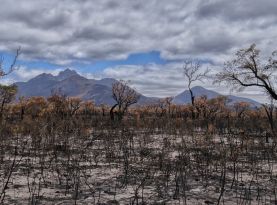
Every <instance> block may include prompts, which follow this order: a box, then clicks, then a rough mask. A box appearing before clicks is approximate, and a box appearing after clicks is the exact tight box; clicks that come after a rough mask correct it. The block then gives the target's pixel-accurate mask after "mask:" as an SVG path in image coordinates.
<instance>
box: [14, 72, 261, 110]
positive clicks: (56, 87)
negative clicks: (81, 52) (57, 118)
mask: <svg viewBox="0 0 277 205" xmlns="http://www.w3.org/2000/svg"><path fill="white" fill-rule="evenodd" d="M115 82H117V80H115V79H113V78H103V79H101V80H95V79H87V78H85V77H83V76H81V75H79V74H78V73H77V72H76V71H74V70H70V69H66V70H64V71H61V72H60V73H59V74H58V75H56V76H54V75H52V74H46V73H43V74H40V75H38V76H36V77H34V78H32V79H30V80H29V81H27V82H17V83H15V84H16V85H17V87H18V93H17V98H19V97H21V96H24V97H33V96H42V97H49V96H51V94H52V92H53V91H59V92H61V93H63V94H65V95H66V96H69V97H79V98H81V99H83V100H93V101H94V102H95V104H97V105H99V104H107V105H113V104H114V103H115V101H114V99H113V98H112V85H113V84H114V83H115ZM192 91H193V93H194V95H195V97H199V96H203V95H205V96H207V98H208V99H211V98H215V97H217V96H220V95H221V94H219V93H217V92H215V91H212V90H208V89H205V88H203V87H201V86H196V87H193V88H192ZM227 98H228V103H229V104H234V103H236V102H248V103H250V104H251V106H252V107H259V106H261V104H260V103H258V102H256V101H254V100H252V99H249V98H242V97H237V96H233V95H228V96H227ZM158 100H159V98H156V97H146V96H144V95H142V94H140V99H139V101H138V104H140V105H143V104H151V103H155V102H158ZM172 102H173V103H175V104H185V103H190V93H189V91H188V90H185V91H184V92H182V93H180V94H179V95H176V96H175V97H174V98H173V101H172Z"/></svg>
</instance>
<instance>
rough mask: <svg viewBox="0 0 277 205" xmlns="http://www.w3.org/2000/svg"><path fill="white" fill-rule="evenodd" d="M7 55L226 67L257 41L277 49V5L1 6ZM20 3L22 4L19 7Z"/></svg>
mask: <svg viewBox="0 0 277 205" xmlns="http://www.w3.org/2000/svg"><path fill="white" fill-rule="evenodd" d="M0 3H1V7H0V18H1V24H0V34H1V35H0V45H1V46H0V49H1V50H5V51H7V50H9V51H11V50H14V49H15V48H16V47H18V46H19V45H21V46H22V49H23V55H22V58H25V59H45V60H47V61H50V62H52V63H58V64H62V65H64V64H68V63H70V62H72V61H76V60H81V61H94V60H107V59H123V58H126V57H127V56H128V55H129V54H131V53H137V52H149V51H152V50H158V51H160V52H161V54H162V57H164V58H166V59H176V58H178V59H183V58H185V57H186V56H193V57H198V58H209V59H211V60H213V61H216V62H222V61H223V59H224V58H227V57H228V56H229V55H230V54H231V53H232V52H234V51H235V50H237V49H239V48H241V47H245V46H249V45H250V44H252V43H254V42H256V43H257V44H258V45H259V46H260V47H261V48H262V49H264V50H269V51H270V52H271V51H272V50H273V49H276V44H274V42H275V40H274V39H275V38H276V36H277V26H276V17H277V14H276V9H277V8H276V7H277V6H276V5H277V4H276V2H275V0H265V1H259V0H254V1H253V0H234V1H224V0H207V1H205V3H203V1H201V0H195V1H189V0H185V1H184V0H171V1H168V0H159V1H158V0H149V1H147V2H145V1H129V0H121V1H113V0H94V1H88V0H81V1H74V0H61V1H56V0H47V1H46V0H40V1H37V0H22V1H17V0H1V1H0ZM15 5H16V6H15Z"/></svg>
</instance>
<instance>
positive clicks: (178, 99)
mask: <svg viewBox="0 0 277 205" xmlns="http://www.w3.org/2000/svg"><path fill="white" fill-rule="evenodd" d="M192 91H193V94H194V96H195V97H196V98H197V97H201V96H207V98H208V99H212V98H216V97H218V96H224V95H222V94H220V93H217V92H215V91H212V90H208V89H205V88H203V87H201V86H195V87H193V88H192ZM226 97H227V102H228V105H233V104H234V103H237V102H248V103H250V106H251V107H260V106H261V104H260V103H259V102H257V101H254V100H252V99H249V98H243V97H237V96H234V95H226ZM173 103H175V104H177V105H180V104H186V103H191V99H190V92H189V91H188V90H185V91H184V92H182V93H180V94H179V95H176V96H175V97H174V98H173Z"/></svg>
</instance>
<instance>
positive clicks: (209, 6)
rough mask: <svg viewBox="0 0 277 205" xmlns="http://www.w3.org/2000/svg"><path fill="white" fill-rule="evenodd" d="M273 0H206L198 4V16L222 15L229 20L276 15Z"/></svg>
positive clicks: (276, 6)
mask: <svg viewBox="0 0 277 205" xmlns="http://www.w3.org/2000/svg"><path fill="white" fill-rule="evenodd" d="M276 10H277V4H276V1H275V0H263V1H260V0H243V1H242V0H233V1H220V0H208V1H206V2H205V3H203V4H202V5H199V9H198V11H197V14H198V15H199V16H200V17H205V18H206V17H220V16H221V17H223V18H224V19H226V20H229V21H234V20H236V21H241V20H251V19H256V18H265V17H272V16H274V17H276V16H277V13H276Z"/></svg>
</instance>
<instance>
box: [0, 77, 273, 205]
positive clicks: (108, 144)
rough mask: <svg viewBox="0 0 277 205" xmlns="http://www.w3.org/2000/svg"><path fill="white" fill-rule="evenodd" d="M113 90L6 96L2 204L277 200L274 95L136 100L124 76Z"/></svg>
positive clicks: (0, 153)
mask: <svg viewBox="0 0 277 205" xmlns="http://www.w3.org/2000/svg"><path fill="white" fill-rule="evenodd" d="M113 94H114V98H115V100H116V102H117V104H116V105H115V106H113V107H112V108H109V107H108V106H105V105H101V106H96V105H95V104H94V103H93V102H90V101H86V102H85V101H82V100H81V99H78V98H70V97H67V96H65V95H61V94H59V93H53V95H52V96H50V97H49V98H47V99H45V98H42V97H32V98H29V99H24V98H22V99H20V100H19V101H17V102H13V103H11V102H10V99H11V98H12V96H13V95H14V92H11V94H10V95H8V96H9V98H6V97H5V99H9V100H6V101H5V106H3V107H2V110H1V114H2V117H1V119H0V120H1V127H0V204H57V203H59V204H61V203H63V204H276V203H277V185H276V184H277V156H276V153H277V152H276V151H277V150H276V149H277V148H276V147H277V146H276V142H277V141H276V135H275V133H276V132H275V130H276V128H277V127H276V126H277V125H276V123H275V122H276V117H277V115H276V114H277V112H276V107H275V106H274V103H272V104H271V105H264V107H260V108H252V107H250V106H249V104H247V103H236V104H234V105H228V104H227V100H226V98H225V97H218V98H214V99H207V97H205V96H202V97H200V98H195V99H193V100H194V102H193V105H192V104H187V105H174V104H173V103H172V98H166V99H163V100H161V101H160V102H159V103H157V104H151V105H147V106H133V107H132V106H131V105H132V104H134V103H136V102H137V100H138V95H137V93H136V92H135V91H134V90H131V89H130V88H129V87H127V84H126V83H124V82H120V83H118V84H115V85H114V86H113ZM1 96H4V95H1ZM2 98H3V97H2ZM2 98H1V100H2ZM115 110H116V112H117V114H116V115H117V118H118V120H117V121H116V122H115V119H114V116H113V115H114V111H115ZM109 111H110V112H109ZM109 114H110V115H109Z"/></svg>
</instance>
